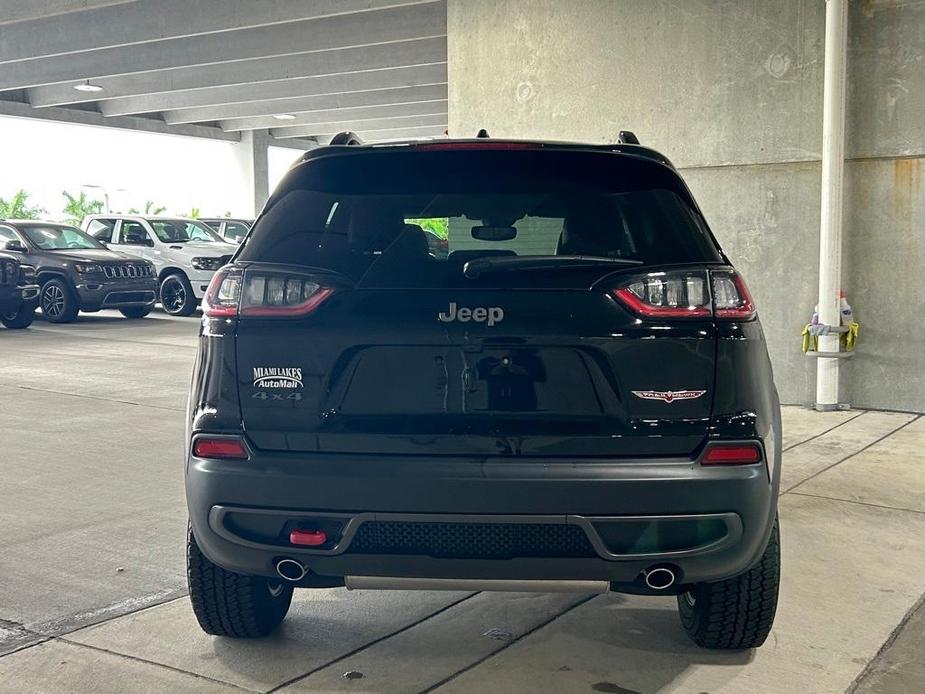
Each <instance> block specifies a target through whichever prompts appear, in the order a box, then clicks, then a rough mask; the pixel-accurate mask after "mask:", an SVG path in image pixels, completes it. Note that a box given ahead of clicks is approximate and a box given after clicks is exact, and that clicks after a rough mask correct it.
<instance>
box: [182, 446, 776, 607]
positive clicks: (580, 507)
mask: <svg viewBox="0 0 925 694" xmlns="http://www.w3.org/2000/svg"><path fill="white" fill-rule="evenodd" d="M772 469H774V470H779V466H777V465H775V466H773V467H772ZM186 488H187V503H188V506H189V511H190V519H191V522H192V526H193V531H194V533H195V535H196V540H197V543H198V544H199V546H200V548H201V549H202V551H203V552H204V553H205V554H206V555H207V556H208V557H209V558H210V559H211V560H212V561H213V562H215V563H216V564H219V565H220V566H223V567H225V568H227V569H229V570H232V571H237V572H240V573H247V574H255V575H264V576H275V575H276V572H275V568H274V567H275V564H276V562H277V561H279V560H280V559H282V558H293V559H296V560H297V561H299V562H300V563H302V564H303V565H304V566H306V567H308V569H309V570H310V571H311V572H312V573H313V574H316V575H320V576H322V577H342V576H394V577H419V578H424V577H428V578H457V579H458V578H465V579H520V580H530V579H532V580H597V581H601V580H606V581H609V582H611V583H612V584H614V587H615V588H617V589H622V590H628V591H635V590H637V589H642V582H641V579H640V576H641V574H642V572H643V571H645V570H646V569H648V568H650V567H652V566H653V565H656V564H671V565H672V566H673V567H675V568H676V569H677V570H678V572H679V574H680V584H679V585H684V584H689V583H695V582H700V581H713V580H719V579H723V578H727V577H730V576H734V575H736V574H738V573H741V572H743V571H745V570H747V569H748V568H749V567H750V566H751V565H752V564H754V563H755V562H756V561H757V560H758V559H759V558H760V556H761V554H762V552H763V551H764V547H765V545H766V544H767V539H768V537H769V535H770V531H771V526H772V524H773V520H774V517H775V514H776V506H777V489H778V480H776V479H773V480H769V479H768V467H767V466H766V465H765V464H764V463H761V464H758V465H749V466H740V467H727V468H722V467H709V468H708V467H702V466H700V465H699V464H698V463H697V462H695V461H690V460H658V461H652V460H634V461H626V460H620V461H601V460H588V461H568V462H560V461H550V460H548V459H546V460H541V459H536V460H525V459H517V460H511V459H459V458H451V459H450V458H442V459H437V458H434V459H417V458H415V459H409V458H400V457H396V456H348V455H318V454H313V455H297V454H266V453H255V454H254V455H253V456H252V458H251V459H250V460H247V461H215V460H204V459H199V458H195V457H191V458H190V459H189V460H188V464H187V475H186ZM368 522H385V523H419V524H420V523H423V524H434V523H437V524H441V523H450V524H469V526H468V527H469V528H472V527H476V526H477V527H480V528H485V529H486V530H485V531H486V532H492V529H493V528H498V527H501V526H504V525H505V524H511V525H516V526H523V525H524V524H541V525H542V526H543V527H546V528H550V527H553V526H569V527H568V531H569V533H570V534H571V535H574V534H575V533H576V532H580V533H581V535H582V536H583V537H584V538H585V539H586V541H587V546H588V547H590V548H591V549H590V550H588V551H577V552H576V551H569V552H563V554H562V555H561V556H556V555H553V556H529V557H526V556H510V557H493V558H485V557H484V556H439V555H433V554H422V553H420V552H418V553H414V554H392V553H381V550H380V552H379V553H365V550H363V549H360V550H359V551H358V550H357V549H356V547H352V546H351V545H353V540H354V538H355V537H356V533H357V531H358V529H359V528H360V527H362V526H363V524H364V523H368ZM473 524H475V525H473ZM296 526H298V527H324V528H327V530H328V535H329V536H330V537H331V538H332V540H331V542H329V543H328V544H327V545H325V546H324V547H322V548H306V547H297V546H293V545H291V544H290V543H289V541H288V532H289V530H290V529H291V528H292V527H296ZM457 527H458V526H457ZM576 529H577V530H576ZM579 539H580V538H579ZM581 542H584V540H582V541H581ZM582 546H584V545H582ZM311 581H312V579H311V577H309V579H307V580H305V581H303V584H305V585H311Z"/></svg>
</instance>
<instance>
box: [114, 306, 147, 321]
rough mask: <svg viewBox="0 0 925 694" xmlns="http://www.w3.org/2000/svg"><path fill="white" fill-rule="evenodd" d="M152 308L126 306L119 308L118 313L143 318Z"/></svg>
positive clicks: (128, 316)
mask: <svg viewBox="0 0 925 694" xmlns="http://www.w3.org/2000/svg"><path fill="white" fill-rule="evenodd" d="M153 310H154V307H153V306H126V307H125V308H120V309H119V313H121V314H122V315H123V316H125V317H126V318H144V317H145V316H147V315H148V314H149V313H151V311H153Z"/></svg>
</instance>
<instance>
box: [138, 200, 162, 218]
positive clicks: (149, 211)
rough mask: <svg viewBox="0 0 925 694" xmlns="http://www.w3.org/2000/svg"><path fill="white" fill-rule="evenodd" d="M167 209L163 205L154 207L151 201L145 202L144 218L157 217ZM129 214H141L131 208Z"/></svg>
mask: <svg viewBox="0 0 925 694" xmlns="http://www.w3.org/2000/svg"><path fill="white" fill-rule="evenodd" d="M166 209H167V208H166V207H164V206H163V205H155V204H154V201H153V200H145V212H144V213H145V216H146V217H147V216H152V215H157V214H160V213H161V212H163V211H164V210H166ZM128 213H129V214H141V213H140V212H139V211H138V208H136V207H132V208H130V209H129V211H128Z"/></svg>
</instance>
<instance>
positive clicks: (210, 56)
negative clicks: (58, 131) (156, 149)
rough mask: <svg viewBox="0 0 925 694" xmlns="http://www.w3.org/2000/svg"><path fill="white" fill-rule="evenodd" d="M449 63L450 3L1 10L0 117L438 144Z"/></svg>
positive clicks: (343, 0)
mask: <svg viewBox="0 0 925 694" xmlns="http://www.w3.org/2000/svg"><path fill="white" fill-rule="evenodd" d="M446 51H447V49H446V2H445V0H436V1H435V0H311V1H309V0H261V1H260V2H255V1H254V0H196V1H195V2H190V0H127V1H122V2H119V1H114V0H5V1H4V2H2V3H0V115H12V116H21V117H35V118H46V119H51V120H61V121H68V122H78V123H88V124H94V125H110V126H115V127H121V128H132V129H139V130H148V131H153V132H165V133H176V134H182V135H194V136H199V137H212V138H217V139H226V140H237V139H239V138H240V133H241V131H246V130H256V129H269V130H270V132H271V135H272V136H273V137H274V138H277V139H280V140H286V139H289V138H299V140H300V141H304V140H306V139H310V140H311V139H314V140H316V141H320V142H326V139H325V138H330V137H331V135H333V134H335V133H337V132H340V131H342V130H353V131H356V132H357V133H359V134H360V135H361V136H362V137H364V139H370V140H377V139H393V138H402V137H418V136H428V135H440V134H442V133H443V132H444V131H445V130H446V127H447V71H446ZM87 83H89V84H90V85H92V86H96V87H101V89H100V90H96V91H81V90H78V89H75V87H77V86H79V85H82V84H87ZM281 144H282V143H281Z"/></svg>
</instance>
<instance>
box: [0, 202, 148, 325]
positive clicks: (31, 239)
mask: <svg viewBox="0 0 925 694" xmlns="http://www.w3.org/2000/svg"><path fill="white" fill-rule="evenodd" d="M0 248H5V249H6V251H7V252H8V253H17V254H19V255H20V256H21V257H22V258H24V259H27V261H28V262H29V263H30V264H32V265H34V266H35V269H36V273H37V277H38V282H39V284H40V285H41V298H40V306H41V308H42V314H43V316H44V317H45V319H46V320H48V321H50V322H52V323H70V322H71V321H73V320H74V319H76V318H77V313H78V311H87V312H92V311H99V310H100V309H104V308H114V309H118V310H119V311H121V312H122V315H124V316H125V317H126V318H143V317H144V316H146V315H148V314H149V313H151V311H152V310H153V309H154V302H155V301H156V300H157V273H156V272H155V271H154V265H153V264H152V263H151V262H149V261H147V260H141V259H135V258H130V257H128V256H125V255H122V254H121V253H116V252H114V251H111V250H108V249H107V248H106V247H105V246H104V245H103V244H101V243H100V242H99V241H97V240H96V239H94V238H91V237H90V236H88V235H87V234H85V233H84V232H82V231H81V230H80V229H76V228H75V227H72V226H68V225H67V224H56V223H54V222H37V221H31V220H28V221H27V220H22V221H18V220H6V221H4V220H0Z"/></svg>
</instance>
